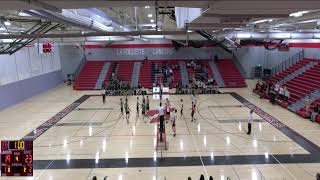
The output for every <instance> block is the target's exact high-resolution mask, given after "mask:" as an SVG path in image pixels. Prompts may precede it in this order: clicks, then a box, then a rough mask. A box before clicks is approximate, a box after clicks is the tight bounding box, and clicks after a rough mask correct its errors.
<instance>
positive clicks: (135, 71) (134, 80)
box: [131, 62, 141, 88]
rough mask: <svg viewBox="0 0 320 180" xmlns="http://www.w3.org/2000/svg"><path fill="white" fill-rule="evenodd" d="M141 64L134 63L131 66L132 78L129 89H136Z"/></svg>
mask: <svg viewBox="0 0 320 180" xmlns="http://www.w3.org/2000/svg"><path fill="white" fill-rule="evenodd" d="M140 68H141V62H135V63H134V65H133V71H132V77H131V87H134V88H135V87H138V84H139V77H140Z"/></svg>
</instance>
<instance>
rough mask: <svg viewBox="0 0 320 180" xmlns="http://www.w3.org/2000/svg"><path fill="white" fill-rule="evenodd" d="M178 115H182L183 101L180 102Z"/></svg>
mask: <svg viewBox="0 0 320 180" xmlns="http://www.w3.org/2000/svg"><path fill="white" fill-rule="evenodd" d="M180 114H181V116H182V115H183V99H181V100H180Z"/></svg>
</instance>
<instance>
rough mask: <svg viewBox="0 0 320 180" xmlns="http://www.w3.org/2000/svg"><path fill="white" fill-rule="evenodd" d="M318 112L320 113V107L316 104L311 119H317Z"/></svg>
mask: <svg viewBox="0 0 320 180" xmlns="http://www.w3.org/2000/svg"><path fill="white" fill-rule="evenodd" d="M318 114H319V107H318V105H317V104H316V105H315V106H314V108H313V112H312V113H311V121H315V120H316V117H317V115H318Z"/></svg>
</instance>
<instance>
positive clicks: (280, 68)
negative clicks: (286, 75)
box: [271, 50, 304, 76]
mask: <svg viewBox="0 0 320 180" xmlns="http://www.w3.org/2000/svg"><path fill="white" fill-rule="evenodd" d="M303 58H304V50H302V51H299V52H298V53H296V54H294V55H293V56H291V57H289V58H288V59H287V60H285V61H283V62H282V63H280V64H279V65H277V66H275V67H273V68H272V69H271V75H272V76H273V75H276V74H278V73H280V72H281V71H284V70H285V69H287V68H288V67H289V66H292V65H293V64H295V63H297V62H298V61H300V60H301V59H303Z"/></svg>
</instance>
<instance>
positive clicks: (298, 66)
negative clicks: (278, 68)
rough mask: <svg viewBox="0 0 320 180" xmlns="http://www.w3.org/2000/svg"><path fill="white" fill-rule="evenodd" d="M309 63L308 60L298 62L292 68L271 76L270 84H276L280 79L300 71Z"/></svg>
mask: <svg viewBox="0 0 320 180" xmlns="http://www.w3.org/2000/svg"><path fill="white" fill-rule="evenodd" d="M309 62H310V60H308V59H302V60H300V61H298V62H297V63H296V64H293V65H292V66H290V67H288V68H287V69H286V70H284V71H282V72H280V73H278V74H277V75H275V76H273V77H272V78H271V82H273V83H276V82H278V81H280V80H281V79H283V78H285V77H287V76H288V75H289V74H291V73H293V72H294V71H296V70H298V69H300V68H301V67H303V66H304V65H306V64H307V63H309Z"/></svg>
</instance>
